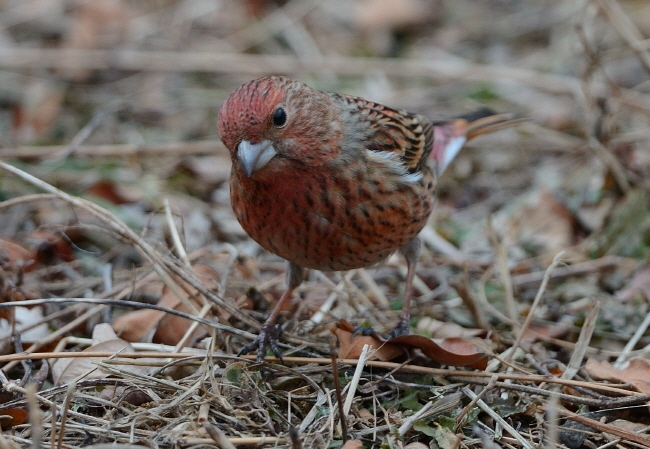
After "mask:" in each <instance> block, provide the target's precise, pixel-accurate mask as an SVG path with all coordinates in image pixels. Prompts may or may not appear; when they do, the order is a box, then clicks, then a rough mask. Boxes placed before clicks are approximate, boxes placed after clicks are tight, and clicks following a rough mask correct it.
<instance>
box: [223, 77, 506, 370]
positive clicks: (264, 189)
mask: <svg viewBox="0 0 650 449" xmlns="http://www.w3.org/2000/svg"><path fill="white" fill-rule="evenodd" d="M517 122H518V119H515V118H513V116H512V115H511V114H495V113H493V112H492V111H490V110H487V109H481V110H479V111H475V112H472V113H470V114H467V115H464V116H459V117H455V118H451V119H447V120H438V121H436V120H432V119H429V118H428V117H426V116H424V115H420V114H415V113H411V112H408V111H405V110H402V109H394V108H391V107H388V106H384V105H382V104H379V103H375V102H373V101H369V100H366V99H363V98H360V97H355V96H351V95H346V94H340V93H333V92H324V91H319V90H316V89H314V88H311V87H309V86H308V85H306V84H304V83H302V82H300V81H296V80H292V79H289V78H286V77H283V76H265V77H262V78H259V79H255V80H252V81H249V82H247V83H245V84H243V85H242V86H240V87H239V88H237V89H236V90H235V91H234V92H233V93H232V94H231V95H230V96H229V97H228V98H227V99H226V100H225V101H224V102H223V103H222V105H221V108H220V110H219V114H218V119H217V126H218V130H219V136H220V138H221V141H222V142H223V144H224V145H225V146H226V147H227V149H228V150H229V153H230V156H231V160H232V168H231V173H230V197H231V204H232V208H233V211H234V214H235V216H236V217H237V219H238V221H239V223H240V224H241V226H242V227H243V228H244V230H245V231H246V233H247V234H248V235H249V236H250V237H251V238H252V239H253V240H255V241H256V242H257V243H259V244H260V245H261V246H262V247H263V248H264V249H266V250H268V251H270V252H271V253H273V254H276V255H277V256H279V257H281V258H282V259H284V260H286V261H287V274H286V282H287V288H286V290H285V291H284V293H283V294H282V296H281V297H280V299H279V301H278V303H277V305H276V306H275V308H274V309H273V311H272V312H271V314H270V315H269V317H268V318H267V320H266V321H265V322H264V324H263V325H262V327H261V330H260V332H259V334H258V336H257V338H256V339H255V340H254V341H253V342H252V343H250V344H248V345H245V346H244V347H243V348H242V349H241V350H240V352H239V355H241V354H246V353H250V352H252V351H256V352H257V360H258V361H261V360H263V359H264V357H265V355H266V351H267V349H270V350H271V351H272V352H273V354H274V355H275V356H276V357H278V358H279V359H280V360H281V359H282V357H281V351H280V349H279V346H278V338H279V335H280V328H279V326H278V324H277V320H278V316H279V314H280V312H281V311H282V310H283V309H284V307H285V306H286V305H287V303H288V302H290V301H291V299H292V295H293V292H294V290H295V289H296V288H297V287H298V286H300V284H301V283H302V282H303V279H304V277H305V271H306V269H312V270H321V271H345V270H352V269H357V268H364V267H372V266H376V265H378V264H381V263H382V262H383V261H385V260H386V259H387V258H388V257H389V256H390V255H391V254H393V253H395V252H399V253H400V254H402V255H403V256H404V258H405V259H406V264H407V274H406V278H405V293H404V301H403V307H402V311H401V313H400V316H399V321H398V323H397V325H396V327H395V328H394V329H393V331H392V332H391V333H390V334H389V335H390V336H397V335H404V334H407V333H408V331H409V320H410V299H411V296H412V288H413V287H412V285H413V278H414V276H415V268H416V264H417V261H418V257H419V254H420V248H421V242H420V239H419V238H418V234H419V233H420V231H421V230H422V229H423V228H424V226H425V224H426V223H427V221H428V218H429V215H430V214H431V211H432V209H433V206H434V193H435V190H436V185H437V177H438V176H440V175H441V174H442V172H443V171H444V170H445V168H446V167H447V166H448V165H449V164H450V162H451V161H452V160H453V158H454V157H455V156H456V154H457V153H458V152H459V151H460V149H461V148H462V146H463V145H464V144H465V142H466V141H468V140H469V139H471V138H473V137H475V136H477V135H481V134H485V133H488V132H493V131H496V130H498V129H502V128H505V127H509V126H513V125H514V124H516V123H517Z"/></svg>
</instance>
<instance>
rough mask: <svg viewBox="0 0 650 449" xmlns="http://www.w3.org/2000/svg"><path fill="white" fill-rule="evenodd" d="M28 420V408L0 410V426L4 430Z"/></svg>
mask: <svg viewBox="0 0 650 449" xmlns="http://www.w3.org/2000/svg"><path fill="white" fill-rule="evenodd" d="M26 420H27V410H24V409H22V408H18V407H14V408H8V409H6V410H2V411H1V412H0V426H1V427H2V429H3V430H5V429H8V428H10V427H13V426H19V425H21V424H23V423H24V422H25V421H26Z"/></svg>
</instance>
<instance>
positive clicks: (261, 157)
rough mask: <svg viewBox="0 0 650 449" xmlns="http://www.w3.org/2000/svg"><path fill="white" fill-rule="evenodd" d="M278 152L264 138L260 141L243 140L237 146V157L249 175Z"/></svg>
mask: <svg viewBox="0 0 650 449" xmlns="http://www.w3.org/2000/svg"><path fill="white" fill-rule="evenodd" d="M276 154H278V153H277V152H276V151H275V148H273V145H272V144H271V142H270V141H268V140H262V141H261V142H259V143H250V142H249V141H248V140H242V141H241V143H240V144H239V145H238V146H237V159H239V162H240V163H241V165H242V167H244V171H245V172H246V174H247V175H248V176H251V175H252V174H253V173H255V172H256V171H257V170H259V169H260V168H262V167H264V166H265V165H266V164H268V163H269V161H270V160H271V159H273V157H274V156H275V155H276Z"/></svg>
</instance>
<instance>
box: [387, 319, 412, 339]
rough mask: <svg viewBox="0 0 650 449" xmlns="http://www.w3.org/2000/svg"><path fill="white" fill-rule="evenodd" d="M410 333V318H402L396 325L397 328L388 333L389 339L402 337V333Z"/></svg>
mask: <svg viewBox="0 0 650 449" xmlns="http://www.w3.org/2000/svg"><path fill="white" fill-rule="evenodd" d="M408 334H409V320H408V319H404V318H400V320H399V322H398V323H397V326H395V328H394V329H393V330H392V331H390V333H389V334H388V340H390V339H391V338H395V337H400V336H402V335H408Z"/></svg>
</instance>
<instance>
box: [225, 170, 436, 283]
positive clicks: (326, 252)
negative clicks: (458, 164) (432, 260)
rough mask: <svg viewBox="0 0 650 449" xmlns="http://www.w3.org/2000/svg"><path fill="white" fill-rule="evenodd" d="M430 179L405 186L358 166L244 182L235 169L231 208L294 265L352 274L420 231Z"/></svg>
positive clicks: (430, 190)
mask: <svg viewBox="0 0 650 449" xmlns="http://www.w3.org/2000/svg"><path fill="white" fill-rule="evenodd" d="M434 188H435V182H434V179H433V175H432V174H431V172H430V171H428V169H427V170H426V172H425V173H424V176H423V177H422V178H421V179H419V180H417V181H415V182H411V183H406V182H403V180H401V179H400V178H399V177H398V176H397V175H391V174H390V173H388V174H387V173H383V172H381V170H380V169H379V168H377V169H375V168H373V167H368V166H367V164H363V163H350V164H345V165H343V166H340V167H338V166H335V167H317V168H307V169H305V170H302V171H286V172H284V171H276V172H275V173H272V171H271V170H269V172H268V173H267V174H266V176H253V177H246V176H245V175H244V174H243V173H239V172H238V171H237V170H233V172H232V175H231V181H230V189H231V200H232V206H233V210H234V212H235V215H236V216H237V219H238V220H239V222H240V223H241V225H242V227H243V228H244V230H245V231H246V232H247V233H248V234H249V235H250V236H251V237H252V238H253V239H254V240H255V241H256V242H258V243H259V244H260V245H261V246H262V247H264V248H265V249H267V250H269V251H271V252H272V253H275V254H277V255H278V256H280V257H282V258H284V259H286V260H288V261H290V262H292V263H295V264H297V265H300V266H303V267H307V268H312V269H317V270H323V271H336V270H350V269H355V268H361V267H367V266H371V265H374V264H377V263H380V262H381V261H383V260H385V259H386V258H387V257H388V256H389V255H390V254H391V253H393V252H394V251H396V250H397V249H399V248H400V247H401V246H403V245H405V244H406V243H408V242H410V241H411V240H412V239H413V238H415V237H416V236H417V234H418V233H419V232H420V231H421V230H422V228H423V227H424V225H425V223H426V221H427V219H428V216H429V214H430V213H431V209H432V207H433V191H434Z"/></svg>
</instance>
